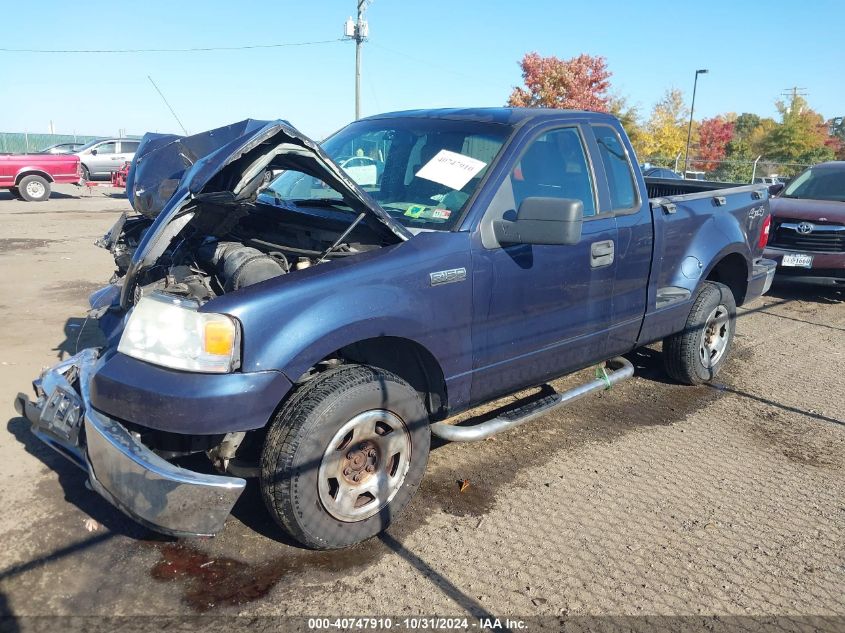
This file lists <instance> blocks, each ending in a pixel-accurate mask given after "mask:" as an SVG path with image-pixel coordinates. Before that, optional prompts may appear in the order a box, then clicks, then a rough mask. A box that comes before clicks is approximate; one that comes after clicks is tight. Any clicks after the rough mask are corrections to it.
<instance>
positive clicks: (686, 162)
mask: <svg viewBox="0 0 845 633" xmlns="http://www.w3.org/2000/svg"><path fill="white" fill-rule="evenodd" d="M708 72H709V71H708V70H707V69H706V68H702V69H701V70H696V71H695V81H694V82H693V84H692V103H691V104H690V108H689V127H688V128H687V152H686V154H685V155H684V178H686V177H687V168H688V167H689V145H690V141H691V140H692V115H693V113H694V112H695V90H696V88H698V76H699V75H706V74H707V73H708Z"/></svg>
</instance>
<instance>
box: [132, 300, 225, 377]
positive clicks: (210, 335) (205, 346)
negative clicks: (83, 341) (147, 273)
mask: <svg viewBox="0 0 845 633" xmlns="http://www.w3.org/2000/svg"><path fill="white" fill-rule="evenodd" d="M240 338H241V337H240V327H239V325H238V322H237V321H236V320H235V319H233V318H232V317H230V316H227V315H225V314H213V313H208V312H197V305H196V303H194V302H193V301H190V300H184V299H178V298H174V297H167V296H164V295H157V294H152V295H147V296H145V297H141V299H140V300H139V301H138V303H137V304H136V305H135V308H134V309H133V310H132V314H131V315H130V316H129V321H128V323H127V324H126V327H125V328H124V330H123V335H122V336H121V337H120V344H119V345H118V346H117V351H119V352H121V353H123V354H126V355H127V356H132V357H133V358H138V359H140V360H145V361H147V362H150V363H153V364H155V365H162V366H164V367H170V368H172V369H184V370H186V371H199V372H208V373H220V374H222V373H226V372H230V371H232V370H234V369H237V367H238V366H239V365H240V346H241V342H240Z"/></svg>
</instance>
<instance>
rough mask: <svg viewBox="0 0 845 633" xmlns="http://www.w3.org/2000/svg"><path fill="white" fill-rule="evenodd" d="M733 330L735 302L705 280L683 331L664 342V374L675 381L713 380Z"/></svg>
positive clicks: (724, 290)
mask: <svg viewBox="0 0 845 633" xmlns="http://www.w3.org/2000/svg"><path fill="white" fill-rule="evenodd" d="M735 327H736V302H735V301H734V296H733V293H732V292H731V290H730V288H728V287H727V286H725V285H724V284H720V283H716V282H712V281H705V282H704V283H703V284H702V285H701V289H700V290H699V291H698V295H697V296H696V298H695V301H694V302H693V305H692V309H691V310H690V313H689V316H688V317H687V322H686V326H685V327H684V330H683V331H682V332H679V333H678V334H674V335H672V336H670V337H668V338H667V339H665V340H664V341H663V361H664V364H665V366H666V372H667V373H668V374H669V375H670V376H671V377H672V378H674V379H675V380H677V381H678V382H682V383H684V384H687V385H697V384H700V383H703V382H709V381H711V380H713V379H714V378H715V377H716V375H717V374H718V373H719V371H720V370H721V369H722V367H723V366H724V364H725V362H726V361H727V357H728V352H729V351H730V347H731V343H732V342H733V337H734V330H735Z"/></svg>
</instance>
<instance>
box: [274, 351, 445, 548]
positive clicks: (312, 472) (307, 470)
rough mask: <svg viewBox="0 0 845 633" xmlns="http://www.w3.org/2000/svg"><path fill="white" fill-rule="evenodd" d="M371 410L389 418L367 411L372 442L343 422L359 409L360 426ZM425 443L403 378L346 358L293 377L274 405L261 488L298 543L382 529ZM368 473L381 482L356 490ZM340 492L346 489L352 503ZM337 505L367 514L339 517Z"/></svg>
mask: <svg viewBox="0 0 845 633" xmlns="http://www.w3.org/2000/svg"><path fill="white" fill-rule="evenodd" d="M371 416H375V417H377V418H378V417H379V416H387V418H388V423H386V422H384V421H382V420H377V421H375V422H373V421H371V420H370V421H369V424H372V425H373V428H374V430H375V433H376V434H377V435H378V437H373V438H371V439H373V440H374V442H375V443H373V442H370V440H368V439H367V436H366V433H365V431H363V430H361V431H360V434H359V435H356V437H358V439H355V437H353V435H352V434H353V431H348V432H345V431H344V428H347V427H348V428H355V427H354V426H353V427H349V425H355V424H358V422H356V421H358V420H362V419H363V420H365V422H363V423H362V424H363V426H366V425H367V421H366V420H368V419H369V418H370V417H371ZM397 420H398V422H397ZM379 424H382V425H383V426H382V427H381V432H379V430H378V429H379V426H378V425H379ZM391 425H392V426H391ZM344 433H346V435H344ZM394 433H396V435H394ZM338 438H346V439H343V440H342V441H341V440H339V439H338ZM361 438H363V439H361ZM347 440H348V443H346V442H347ZM368 442H370V443H369V444H368ZM382 443H385V444H390V445H391V446H386V447H382ZM430 443H431V432H430V430H429V420H428V415H427V413H426V410H425V407H424V406H423V403H422V401H421V400H420V397H419V395H418V394H417V392H416V391H415V390H414V389H413V388H411V386H410V385H408V384H407V383H406V382H405V381H404V380H402V379H401V378H399V377H398V376H396V375H394V374H392V373H390V372H388V371H385V370H382V369H379V368H376V367H368V366H363V365H345V366H343V367H340V368H337V369H333V370H330V371H327V372H326V373H324V374H322V375H320V376H318V377H317V378H314V379H312V380H310V381H309V382H307V383H305V384H304V385H302V386H301V387H299V388H298V389H297V390H296V391H295V392H294V393H293V394H292V396H291V397H290V398H289V399H288V401H287V402H286V403H285V404H284V406H283V407H282V408H281V410H280V411H279V412H278V414H277V415H276V417H275V419H274V420H273V422H272V423H271V425H270V428H269V430H268V433H267V439H266V440H265V443H264V448H263V450H262V454H261V470H260V476H259V481H260V486H261V494H262V497H263V498H264V502H265V504H266V505H267V508H268V510H269V511H270V514H271V515H272V516H273V518H274V519H275V520H276V522H277V523H278V524H279V525H280V526H282V528H284V529H285V530H286V531H287V532H288V533H289V534H290V535H291V536H292V537H293V538H294V539H296V540H297V541H299V542H300V543H302V544H303V545H305V546H307V547H310V548H313V549H321V550H327V549H338V548H342V547H349V546H351V545H354V544H356V543H360V542H361V541H364V540H366V539H368V538H371V537H373V536H375V535H376V534H378V533H379V532H381V531H383V530H384V529H385V528H387V526H388V525H390V523H391V522H392V521H393V520H394V519H395V518H396V517H397V516H398V515H399V514H400V513H401V512H402V510H403V509H404V508H405V506H406V505H407V504H408V502H409V501H410V500H411V498H412V497H413V495H414V493H415V492H416V490H417V488H418V487H419V484H420V481H421V480H422V477H423V473H424V472H425V467H426V463H427V462H428V452H429V446H430ZM399 445H401V446H402V449H401V450H396V452H394V448H393V446H399ZM332 446H335V447H336V448H335V449H332ZM373 453H376V456H375V457H373ZM388 453H389V454H388ZM362 456H363V457H362ZM359 458H360V459H363V460H365V461H363V462H361V461H360V460H359ZM370 468H372V470H370ZM356 469H357V470H356ZM402 473H404V475H403V474H402ZM333 474H334V475H336V476H331V475H333ZM359 476H360V477H361V478H362V481H361V483H354V482H353V481H352V479H351V477H356V479H355V482H357V481H358V479H357V477H359ZM332 482H333V483H332ZM368 482H369V483H368ZM377 482H387V483H386V484H384V485H385V489H384V490H382V489H381V488H379V490H378V491H377V494H378V496H374V495H373V494H371V493H369V492H367V491H363V492H361V489H362V488H364V487H365V486H367V485H377ZM333 486H334V489H335V492H334V496H333V495H332V487H333ZM340 488H343V491H344V493H343V494H341V491H340ZM350 491H351V492H350ZM391 491H392V492H391ZM348 495H351V496H348ZM370 497H372V500H370ZM379 497H381V499H380V498H379ZM341 498H342V499H343V500H348V499H353V502H352V505H351V506H350V505H349V502H348V501H345V502H344V503H343V504H341ZM358 506H360V507H358ZM339 508H347V509H348V511H349V512H355V513H358V512H362V513H371V512H373V513H374V514H371V515H367V516H364V515H363V514H362V515H361V516H362V518H360V519H359V518H355V519H351V518H350V519H341V518H338V517H337V516H336V515H335V514H334V513H336V512H340V511H341V510H339Z"/></svg>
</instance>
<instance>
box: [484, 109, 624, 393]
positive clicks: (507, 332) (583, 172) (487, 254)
mask: <svg viewBox="0 0 845 633" xmlns="http://www.w3.org/2000/svg"><path fill="white" fill-rule="evenodd" d="M586 148H587V144H586V142H585V134H584V130H583V129H582V127H581V126H579V125H567V126H561V127H556V128H552V129H547V130H545V131H542V132H540V133H539V135H537V136H535V137H534V138H533V139H532V140H531V141H530V142H529V143H528V144H527V146H526V148H525V149H524V150H523V152H522V154H521V155H520V157H519V158H518V160H517V161H516V162H515V164H514V168H513V169H512V171H511V172H510V173H509V174H508V175H507V176H506V177H505V178H504V180H503V181H502V183H501V185H500V186H499V189H498V191H497V193H496V195H495V197H494V198H493V200H492V202H491V204H490V206H489V207H488V209H487V210H486V212H485V215H484V218H483V219H482V222H481V228H480V231H479V236H478V239H477V240H475V242H476V244H477V246H476V248H474V250H473V305H474V314H473V331H472V332H473V333H472V337H473V350H474V353H473V356H474V358H473V363H474V365H473V366H474V372H473V381H472V396H471V398H472V400H473V401H474V402H478V401H481V400H486V399H489V398H492V397H494V396H496V395H500V394H503V393H507V392H512V391H513V390H514V389H515V388H517V387H519V386H527V385H533V384H538V383H540V382H543V381H545V380H548V379H549V378H551V377H553V376H557V375H560V374H563V373H566V372H568V371H572V370H575V369H578V368H580V367H584V366H586V365H588V364H590V363H592V362H597V361H598V360H599V359H602V358H604V357H605V354H606V345H607V331H608V328H609V327H610V326H611V322H612V319H613V285H614V278H615V274H616V260H615V256H614V249H615V244H616V238H617V229H616V220H615V218H614V217H613V215H611V214H601V213H597V211H598V209H599V205H598V203H597V200H598V196H597V187H596V175H595V171H594V165H593V164H592V163H591V161H590V155H589V153H588V152H587V149H586ZM598 169H601V167H598ZM528 197H557V198H570V199H578V200H581V201H582V202H583V204H584V223H583V229H582V235H581V240H580V242H579V243H578V244H574V245H566V246H562V245H536V244H516V245H500V244H498V242H497V241H496V239H495V236H494V234H493V233H492V231H491V230H490V226H491V225H492V222H493V221H494V220H496V219H502V218H504V219H512V218H513V217H515V216H516V213H517V210H518V209H519V206H520V203H521V202H522V201H523V200H525V199H526V198H528Z"/></svg>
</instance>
